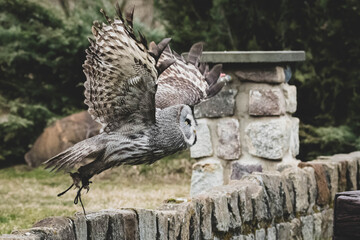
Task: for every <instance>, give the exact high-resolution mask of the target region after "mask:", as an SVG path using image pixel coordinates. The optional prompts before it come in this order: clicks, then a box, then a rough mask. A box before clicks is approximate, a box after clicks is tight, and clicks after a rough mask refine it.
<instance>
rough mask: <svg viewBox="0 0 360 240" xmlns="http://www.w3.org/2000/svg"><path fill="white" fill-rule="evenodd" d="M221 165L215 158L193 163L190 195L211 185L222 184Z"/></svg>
mask: <svg viewBox="0 0 360 240" xmlns="http://www.w3.org/2000/svg"><path fill="white" fill-rule="evenodd" d="M223 182H224V181H223V167H222V165H221V162H220V161H219V160H217V159H215V158H210V159H205V160H201V161H199V162H197V163H195V164H194V165H193V171H192V176H191V188H190V195H191V196H192V197H194V196H196V195H198V194H201V193H202V192H206V191H208V190H210V189H211V188H213V187H216V186H219V185H223Z"/></svg>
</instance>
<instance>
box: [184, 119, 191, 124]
mask: <svg viewBox="0 0 360 240" xmlns="http://www.w3.org/2000/svg"><path fill="white" fill-rule="evenodd" d="M185 123H186V125H190V126H191V121H190V119H188V118H187V119H185Z"/></svg>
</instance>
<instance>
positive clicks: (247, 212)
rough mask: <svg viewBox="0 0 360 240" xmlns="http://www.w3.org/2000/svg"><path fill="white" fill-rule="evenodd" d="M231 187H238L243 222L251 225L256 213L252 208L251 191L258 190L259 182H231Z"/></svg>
mask: <svg viewBox="0 0 360 240" xmlns="http://www.w3.org/2000/svg"><path fill="white" fill-rule="evenodd" d="M229 186H234V187H236V191H237V193H238V195H239V198H238V206H239V211H240V216H241V219H242V222H244V223H249V222H251V221H252V220H253V216H254V212H253V209H254V208H253V206H252V200H251V199H252V197H251V191H250V189H253V188H258V187H259V185H258V183H257V182H249V181H245V180H241V181H230V183H229Z"/></svg>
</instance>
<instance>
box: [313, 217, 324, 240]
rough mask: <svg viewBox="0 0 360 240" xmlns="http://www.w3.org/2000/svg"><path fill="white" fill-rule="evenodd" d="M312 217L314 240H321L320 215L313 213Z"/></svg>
mask: <svg viewBox="0 0 360 240" xmlns="http://www.w3.org/2000/svg"><path fill="white" fill-rule="evenodd" d="M313 217H314V239H315V240H320V239H322V229H321V225H322V216H321V213H314V214H313Z"/></svg>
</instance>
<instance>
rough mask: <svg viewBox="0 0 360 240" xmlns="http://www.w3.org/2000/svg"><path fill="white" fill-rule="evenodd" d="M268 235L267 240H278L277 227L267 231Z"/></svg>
mask: <svg viewBox="0 0 360 240" xmlns="http://www.w3.org/2000/svg"><path fill="white" fill-rule="evenodd" d="M266 232H267V235H266V239H267V240H276V239H277V238H276V227H269V228H267V229H266Z"/></svg>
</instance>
